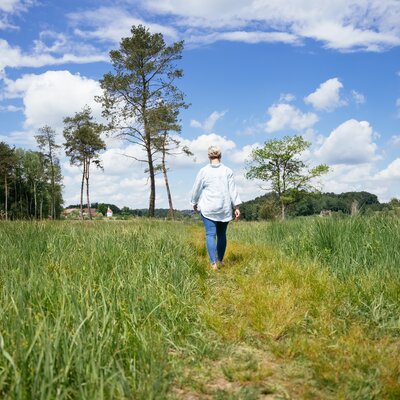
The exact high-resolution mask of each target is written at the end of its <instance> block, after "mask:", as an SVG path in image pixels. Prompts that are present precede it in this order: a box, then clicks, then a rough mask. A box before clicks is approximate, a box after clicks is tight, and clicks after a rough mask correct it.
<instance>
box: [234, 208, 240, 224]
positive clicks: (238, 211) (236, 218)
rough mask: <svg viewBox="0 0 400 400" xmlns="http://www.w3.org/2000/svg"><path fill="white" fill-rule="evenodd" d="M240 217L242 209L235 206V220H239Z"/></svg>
mask: <svg viewBox="0 0 400 400" xmlns="http://www.w3.org/2000/svg"><path fill="white" fill-rule="evenodd" d="M239 218H240V210H239V209H238V208H235V221H238V220H239Z"/></svg>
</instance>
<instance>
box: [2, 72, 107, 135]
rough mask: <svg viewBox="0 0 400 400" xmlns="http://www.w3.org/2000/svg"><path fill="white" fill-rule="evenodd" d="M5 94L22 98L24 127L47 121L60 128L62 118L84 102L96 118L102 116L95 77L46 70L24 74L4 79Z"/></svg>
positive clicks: (79, 107) (78, 108)
mask: <svg viewBox="0 0 400 400" xmlns="http://www.w3.org/2000/svg"><path fill="white" fill-rule="evenodd" d="M5 84H6V90H5V97H6V98H21V99H22V101H23V104H24V114H25V118H26V119H25V123H24V125H25V127H26V128H35V129H37V128H39V127H41V126H43V125H50V126H52V127H53V128H54V129H57V128H61V127H62V125H63V122H62V121H63V119H64V118H65V117H67V116H72V115H74V114H75V112H77V111H80V110H81V109H82V108H83V107H84V106H85V105H89V106H90V107H91V108H92V111H93V115H94V117H95V118H98V119H100V118H101V106H100V104H98V103H96V102H95V101H94V96H95V95H99V94H101V89H100V85H99V83H98V82H97V81H94V80H92V79H88V78H85V77H83V76H81V75H79V74H75V75H74V74H71V73H70V72H69V71H47V72H45V73H43V74H39V75H35V74H28V75H23V76H22V77H21V78H19V79H17V80H15V81H13V80H9V79H6V80H5Z"/></svg>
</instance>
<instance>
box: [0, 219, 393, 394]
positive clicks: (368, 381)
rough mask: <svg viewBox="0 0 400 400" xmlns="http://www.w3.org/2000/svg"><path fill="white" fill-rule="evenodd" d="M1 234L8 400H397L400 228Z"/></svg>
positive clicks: (87, 229) (143, 228) (38, 229)
mask: <svg viewBox="0 0 400 400" xmlns="http://www.w3.org/2000/svg"><path fill="white" fill-rule="evenodd" d="M228 235H229V238H230V242H229V247H228V253H227V260H226V261H227V265H226V267H225V268H224V269H222V270H220V271H217V272H216V273H212V272H211V271H209V270H208V263H207V260H206V255H205V254H206V252H205V247H204V243H203V230H202V227H201V225H200V224H196V223H194V224H193V223H183V222H176V223H174V222H166V221H149V220H145V219H135V220H132V221H124V222H121V221H115V222H111V221H96V222H85V223H81V222H38V223H33V222H32V223H30V222H12V223H11V222H10V223H4V222H3V223H0V285H1V291H0V398H5V399H164V398H166V399H181V398H182V399H290V398H292V399H302V398H304V399H312V398H315V399H338V398H339V399H340V398H342V399H398V398H400V363H399V359H400V245H399V243H400V222H399V221H398V220H397V219H395V218H393V217H363V218H361V217H360V218H353V219H351V218H344V219H337V220H336V219H320V218H318V219H313V218H308V219H300V218H299V219H296V220H290V221H285V222H283V223H282V222H274V223H245V222H241V223H238V224H235V223H232V224H231V225H230V227H229V232H228Z"/></svg>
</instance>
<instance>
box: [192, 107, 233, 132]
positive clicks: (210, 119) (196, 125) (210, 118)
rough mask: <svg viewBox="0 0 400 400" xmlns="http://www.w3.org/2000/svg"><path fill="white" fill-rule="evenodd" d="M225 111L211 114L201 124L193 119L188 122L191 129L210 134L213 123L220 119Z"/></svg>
mask: <svg viewBox="0 0 400 400" xmlns="http://www.w3.org/2000/svg"><path fill="white" fill-rule="evenodd" d="M226 113H227V111H221V112H219V111H214V112H212V113H211V114H210V115H209V116H208V117H207V118H206V119H205V120H204V121H203V122H199V121H197V120H195V119H192V120H191V121H190V126H191V127H192V128H200V129H203V130H204V131H205V132H207V133H208V132H211V131H212V130H213V129H214V125H215V123H216V122H217V121H218V120H219V119H221V118H222V117H223V116H224V115H225V114H226Z"/></svg>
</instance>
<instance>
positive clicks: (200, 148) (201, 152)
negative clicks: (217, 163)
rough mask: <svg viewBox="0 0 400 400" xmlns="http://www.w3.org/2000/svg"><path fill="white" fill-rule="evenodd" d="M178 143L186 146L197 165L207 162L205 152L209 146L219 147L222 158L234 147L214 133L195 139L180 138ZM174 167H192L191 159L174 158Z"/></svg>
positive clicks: (229, 141)
mask: <svg viewBox="0 0 400 400" xmlns="http://www.w3.org/2000/svg"><path fill="white" fill-rule="evenodd" d="M180 142H181V145H182V146H187V147H188V148H189V149H190V151H191V152H192V153H193V154H194V158H195V160H196V163H197V164H201V163H204V162H207V160H208V156H207V150H208V148H209V146H219V147H220V148H221V151H222V157H225V155H228V154H229V153H230V152H231V150H233V149H234V148H235V147H236V144H235V142H234V141H233V140H230V139H228V138H226V137H225V136H220V135H217V134H216V133H210V134H205V135H200V136H198V137H197V138H195V139H192V140H190V139H185V138H180ZM174 160H175V161H173V162H174V164H175V165H184V166H187V165H192V164H193V161H192V159H190V158H188V157H186V156H184V155H181V156H179V157H174Z"/></svg>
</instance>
